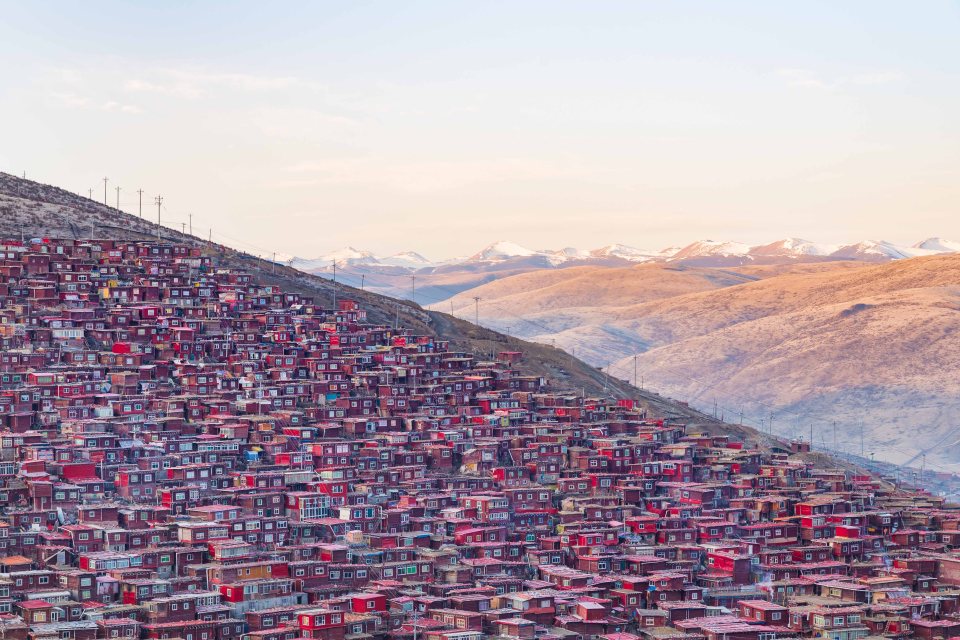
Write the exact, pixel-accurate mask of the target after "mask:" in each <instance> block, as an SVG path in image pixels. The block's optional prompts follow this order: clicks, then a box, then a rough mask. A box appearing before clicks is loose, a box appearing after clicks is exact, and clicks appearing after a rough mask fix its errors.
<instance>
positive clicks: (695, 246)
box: [670, 240, 750, 260]
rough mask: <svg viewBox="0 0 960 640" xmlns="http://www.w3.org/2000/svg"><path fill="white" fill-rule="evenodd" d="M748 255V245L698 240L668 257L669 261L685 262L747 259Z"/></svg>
mask: <svg viewBox="0 0 960 640" xmlns="http://www.w3.org/2000/svg"><path fill="white" fill-rule="evenodd" d="M749 254H750V245H746V244H744V243H742V242H718V241H716V240H699V241H697V242H693V243H691V244H688V245H687V246H685V247H684V248H682V249H680V251H677V252H676V253H675V254H673V255H672V256H670V259H671V260H685V259H689V258H706V257H712V258H717V257H747V256H749Z"/></svg>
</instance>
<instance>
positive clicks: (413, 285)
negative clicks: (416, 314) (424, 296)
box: [410, 274, 417, 302]
mask: <svg viewBox="0 0 960 640" xmlns="http://www.w3.org/2000/svg"><path fill="white" fill-rule="evenodd" d="M410 300H411V301H413V302H416V301H417V276H415V275H412V274H411V276H410Z"/></svg>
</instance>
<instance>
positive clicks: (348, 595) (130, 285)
mask: <svg viewBox="0 0 960 640" xmlns="http://www.w3.org/2000/svg"><path fill="white" fill-rule="evenodd" d="M358 298H359V297H358ZM526 357H528V356H527V354H526V353H524V352H523V351H522V350H514V349H510V348H509V344H505V345H504V348H502V349H500V350H492V353H491V354H490V356H489V357H479V356H478V355H477V354H476V353H474V352H471V351H469V350H464V349H459V348H457V346H456V345H455V344H453V343H452V342H451V341H450V340H448V339H444V338H443V337H442V336H439V335H436V334H434V333H431V332H430V331H426V330H423V328H422V326H421V327H416V328H411V327H409V326H408V325H406V324H405V323H402V322H400V321H399V315H398V316H397V320H395V321H394V322H390V321H389V319H388V317H387V316H385V315H383V314H380V315H377V316H376V317H373V316H368V309H367V308H366V307H365V305H364V304H363V300H362V299H351V298H350V297H343V296H341V297H337V298H335V299H324V300H318V299H315V298H314V297H313V296H310V295H308V294H307V293H305V292H304V291H303V290H302V289H299V290H295V289H287V288H284V287H282V286H280V285H279V284H271V283H266V282H264V281H263V278H262V277H261V276H260V274H256V273H251V272H250V271H247V270H244V269H243V268H242V267H240V266H238V265H237V263H236V261H231V262H229V263H228V262H226V261H222V260H220V259H218V257H217V256H216V255H211V254H210V252H209V251H206V250H205V249H204V248H203V247H202V246H197V245H196V244H194V243H190V242H171V241H167V240H160V241H156V240H150V239H146V238H141V239H137V240H122V239H91V238H87V239H80V238H69V239H66V238H60V239H58V238H42V237H41V238H35V239H29V238H27V239H24V240H20V239H19V238H10V239H7V240H3V241H0V637H2V638H3V640H54V639H56V640H95V639H103V640H110V639H114V638H116V639H120V638H136V639H148V640H173V639H182V640H241V639H242V640H299V639H306V638H311V639H316V640H419V639H425V640H480V639H481V638H500V639H503V640H521V639H524V640H525V639H536V640H593V639H597V638H599V639H600V640H640V639H644V640H646V639H650V640H654V639H657V640H662V639H674V638H676V639H681V638H682V639H706V640H773V639H776V638H813V637H819V638H834V639H837V640H856V639H860V638H881V637H882V638H950V637H955V636H960V552H958V551H957V550H956V549H957V547H958V546H960V510H957V509H956V508H954V507H953V506H952V505H949V504H947V503H945V501H944V499H943V498H941V497H937V496H934V495H930V494H928V493H925V492H923V491H917V490H908V489H906V488H904V487H900V486H897V485H896V484H894V483H890V482H887V481H885V480H883V479H880V478H877V477H874V476H872V475H870V474H868V473H865V472H859V471H857V470H855V469H851V468H849V467H842V466H840V465H839V464H837V465H833V464H831V463H830V462H829V461H827V462H826V463H825V462H824V461H823V459H822V458H821V459H819V462H818V461H817V460H818V459H817V458H815V457H813V456H810V455H809V443H808V442H803V441H795V442H782V443H773V444H772V445H771V443H770V442H769V441H767V442H764V443H762V444H763V446H760V444H761V443H759V442H758V441H757V440H754V439H751V438H749V437H746V438H745V437H743V436H744V435H749V432H746V431H740V432H732V431H731V432H727V433H723V432H720V431H718V430H717V429H711V431H710V432H709V433H706V432H702V430H701V429H700V428H698V427H688V426H687V424H685V422H684V421H681V420H677V419H675V418H676V416H674V415H664V414H663V413H662V412H658V411H657V407H656V405H652V404H650V403H648V402H639V401H638V400H637V398H639V395H638V396H637V398H630V397H624V396H625V395H627V394H624V393H622V392H621V393H617V394H616V395H614V394H609V395H603V394H586V395H584V394H583V393H580V392H578V391H575V390H574V389H573V388H566V389H564V388H560V387H559V386H557V385H554V384H551V382H550V381H549V380H548V379H547V377H546V376H544V375H536V374H531V373H530V371H529V370H528V369H525V368H524V366H523V365H524V359H525V358H526Z"/></svg>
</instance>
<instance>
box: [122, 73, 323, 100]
mask: <svg viewBox="0 0 960 640" xmlns="http://www.w3.org/2000/svg"><path fill="white" fill-rule="evenodd" d="M124 88H125V89H126V90H127V91H131V92H141V93H157V94H162V95H168V96H173V97H178V98H188V99H194V98H199V97H202V96H204V95H207V94H209V93H211V88H220V89H227V90H232V91H241V92H246V93H252V92H270V91H282V90H289V89H300V90H304V89H307V90H311V91H312V90H316V89H318V88H319V87H318V86H317V85H316V84H315V83H313V82H310V81H308V80H304V79H302V78H298V77H296V76H261V75H254V74H249V73H217V72H206V71H195V70H187V69H160V70H158V71H156V72H154V73H153V74H152V75H151V76H149V77H140V78H131V79H129V80H127V81H126V82H125V83H124Z"/></svg>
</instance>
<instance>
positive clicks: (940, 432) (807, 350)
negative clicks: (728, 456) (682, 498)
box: [453, 254, 960, 470]
mask: <svg viewBox="0 0 960 640" xmlns="http://www.w3.org/2000/svg"><path fill="white" fill-rule="evenodd" d="M567 271H569V272H571V273H574V272H577V275H576V276H575V277H572V278H563V277H562V276H564V274H563V273H562V272H559V273H558V272H546V273H537V272H533V273H527V274H523V275H522V276H514V277H510V278H505V279H503V280H500V281H498V282H495V283H491V284H489V285H485V286H483V287H479V288H477V289H474V290H471V291H468V292H465V293H463V294H461V295H459V296H457V297H455V298H454V299H453V301H454V303H455V309H457V312H458V314H459V313H462V314H463V315H465V316H466V317H469V315H470V314H471V313H472V311H473V307H472V296H474V295H479V296H481V297H482V301H481V303H480V305H481V307H480V308H481V321H485V322H488V323H490V325H491V326H494V327H497V328H499V329H504V328H507V327H510V330H511V332H515V333H516V334H518V335H522V336H524V337H528V338H532V339H535V340H538V341H542V342H548V343H549V342H555V344H556V345H557V346H560V347H562V348H564V349H566V350H568V351H575V352H576V353H577V354H578V355H579V356H581V357H584V358H585V359H587V360H588V361H589V362H592V363H593V364H595V365H600V366H607V365H611V366H610V367H609V370H610V371H611V372H612V375H614V376H616V377H619V378H622V379H630V380H632V379H633V376H634V371H635V370H636V372H637V376H638V377H639V376H643V377H644V378H645V379H646V380H647V381H654V382H653V384H655V385H656V386H657V388H658V389H659V390H660V391H662V392H663V393H665V394H667V395H670V396H672V397H675V398H679V399H682V400H685V401H688V402H690V404H691V405H693V406H699V407H701V408H704V409H707V410H710V411H712V410H713V406H714V403H716V405H717V407H718V411H720V412H724V413H725V415H726V417H727V418H730V417H731V415H734V416H737V417H739V413H740V411H741V410H742V411H743V412H744V414H745V417H746V418H745V419H746V420H747V421H748V422H749V423H750V424H754V425H756V426H758V427H762V428H764V429H767V428H769V421H770V414H771V413H772V414H773V429H774V431H775V432H776V433H779V434H782V435H790V436H794V435H804V436H806V437H809V433H810V426H811V424H812V425H813V427H814V437H815V439H816V442H817V444H819V445H821V446H824V447H830V448H833V447H836V448H838V449H841V450H843V451H847V452H852V453H856V454H859V453H860V452H861V444H860V428H859V425H860V422H861V421H862V422H863V424H864V438H863V447H862V451H863V453H864V454H865V455H869V454H870V452H871V451H873V452H875V453H876V455H877V456H878V457H880V458H884V459H889V460H894V461H898V462H905V461H911V462H913V463H914V464H919V463H920V461H921V460H922V459H923V455H924V454H925V455H926V459H927V463H928V466H930V467H933V466H934V465H939V466H941V467H944V468H950V469H956V470H960V457H958V456H957V453H956V452H957V451H960V377H957V376H956V375H955V374H954V372H955V371H957V370H958V367H960V256H958V255H954V254H947V255H941V256H931V257H920V258H912V259H905V260H900V261H896V262H887V263H883V264H879V265H875V264H864V263H863V262H856V263H853V262H817V263H808V264H795V265H751V266H743V267H731V268H726V269H722V270H721V269H709V268H702V269H693V268H690V269H686V270H683V271H681V272H673V271H670V270H669V269H668V268H664V267H663V266H662V265H641V266H639V267H633V268H629V269H609V268H606V269H605V268H592V269H589V270H579V272H578V270H575V269H569V270H567ZM484 315H485V316H486V317H485V319H484ZM521 318H522V319H521ZM635 354H636V360H635V359H634V356H635ZM635 366H636V369H635ZM834 421H836V422H837V424H838V427H837V434H836V437H834V432H833V422H834Z"/></svg>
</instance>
